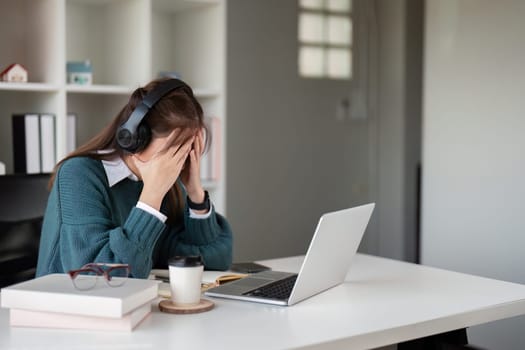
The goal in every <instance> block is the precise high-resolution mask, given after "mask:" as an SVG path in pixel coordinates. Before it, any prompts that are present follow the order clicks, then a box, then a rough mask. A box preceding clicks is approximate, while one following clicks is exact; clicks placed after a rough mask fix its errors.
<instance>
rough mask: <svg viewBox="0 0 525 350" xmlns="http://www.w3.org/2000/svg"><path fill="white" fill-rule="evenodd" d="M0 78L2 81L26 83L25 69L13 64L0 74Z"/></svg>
mask: <svg viewBox="0 0 525 350" xmlns="http://www.w3.org/2000/svg"><path fill="white" fill-rule="evenodd" d="M0 77H1V80H2V81H7V82H15V83H27V69H25V67H24V66H22V65H21V64H19V63H13V64H10V65H9V66H7V68H6V69H4V70H3V71H2V72H1V73H0Z"/></svg>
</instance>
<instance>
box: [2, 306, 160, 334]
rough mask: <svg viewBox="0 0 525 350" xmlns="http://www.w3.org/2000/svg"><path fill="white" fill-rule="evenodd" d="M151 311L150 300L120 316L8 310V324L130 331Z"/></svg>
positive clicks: (15, 325)
mask: <svg viewBox="0 0 525 350" xmlns="http://www.w3.org/2000/svg"><path fill="white" fill-rule="evenodd" d="M150 313H151V302H147V303H145V304H144V305H142V306H139V307H138V308H136V309H135V310H132V311H130V312H129V313H127V314H125V315H124V316H122V317H121V318H108V317H97V316H81V315H72V314H67V313H58V312H45V311H32V310H23V309H11V310H9V324H10V325H11V326H13V327H35V328H59V329H81V330H99V331H128V332H130V331H132V330H133V329H134V328H135V327H136V326H137V325H138V324H139V323H140V322H141V321H142V320H144V319H145V318H146V317H147V316H148V315H149V314H150Z"/></svg>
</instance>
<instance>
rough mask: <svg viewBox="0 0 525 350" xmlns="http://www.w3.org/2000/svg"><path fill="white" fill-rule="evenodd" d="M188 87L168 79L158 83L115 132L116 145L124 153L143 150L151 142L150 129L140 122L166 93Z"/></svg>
mask: <svg viewBox="0 0 525 350" xmlns="http://www.w3.org/2000/svg"><path fill="white" fill-rule="evenodd" d="M181 87H188V85H187V84H186V83H185V82H183V81H182V80H179V79H170V80H166V81H163V82H161V83H159V85H158V86H157V87H155V88H154V89H153V90H151V91H150V92H149V93H148V94H146V96H144V98H143V99H142V101H141V102H140V103H139V104H138V105H137V107H135V109H134V110H133V112H132V113H131V115H130V116H129V118H128V120H126V122H124V123H123V124H122V125H121V126H119V128H118V130H117V135H116V137H117V144H118V145H119V147H120V148H122V149H123V150H125V151H128V152H131V153H135V152H137V151H140V150H143V149H144V148H146V146H147V145H148V143H149V141H150V140H151V129H150V128H149V126H148V125H147V124H146V123H143V122H142V121H143V120H144V118H145V117H146V114H148V112H149V110H150V109H151V108H152V107H153V106H154V105H155V103H157V102H158V101H159V100H160V99H161V98H162V97H163V96H164V95H166V94H167V93H169V92H171V91H173V90H175V89H178V88H181Z"/></svg>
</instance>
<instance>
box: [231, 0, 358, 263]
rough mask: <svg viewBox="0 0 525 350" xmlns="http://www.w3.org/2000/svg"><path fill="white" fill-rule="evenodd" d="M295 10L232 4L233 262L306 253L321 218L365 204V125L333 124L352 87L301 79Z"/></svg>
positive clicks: (254, 2) (253, 0)
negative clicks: (337, 109)
mask: <svg viewBox="0 0 525 350" xmlns="http://www.w3.org/2000/svg"><path fill="white" fill-rule="evenodd" d="M297 6H298V4H297V1H294V0H287V1H282V0H265V1H262V0H230V1H228V5H227V91H228V99H227V106H228V107H227V108H228V110H227V114H228V126H227V133H226V138H227V157H228V162H227V173H228V177H227V189H228V193H227V196H226V197H227V208H228V219H229V221H230V223H231V224H232V227H233V230H234V235H235V236H234V258H235V259H236V260H242V259H261V258H270V257H279V256H288V255H297V254H304V253H305V252H306V249H307V246H308V243H309V242H310V239H311V237H312V235H313V231H314V229H315V226H316V224H317V220H318V219H319V217H320V215H321V214H322V213H323V212H326V211H330V210H336V209H341V208H345V207H349V206H353V205H356V204H361V203H363V202H364V201H366V199H367V194H366V193H364V194H363V193H361V192H360V190H359V189H363V188H364V189H366V184H367V181H368V168H367V157H368V153H367V132H366V130H367V123H366V121H365V122H363V121H357V122H351V121H348V120H347V121H343V122H339V121H337V119H336V108H337V105H338V103H339V102H340V100H341V99H342V98H345V97H348V96H349V95H350V90H351V84H350V83H349V82H347V81H333V80H332V81H330V80H319V79H303V78H300V77H298V70H297V45H298V43H297ZM362 184H364V186H361V185H362ZM352 188H354V190H355V191H352ZM356 189H357V190H356Z"/></svg>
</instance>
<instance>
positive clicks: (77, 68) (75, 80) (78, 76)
mask: <svg viewBox="0 0 525 350" xmlns="http://www.w3.org/2000/svg"><path fill="white" fill-rule="evenodd" d="M66 66H67V82H68V83H69V84H77V85H91V83H92V82H93V71H92V68H91V62H90V61H89V60H86V61H70V62H67V65H66Z"/></svg>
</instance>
